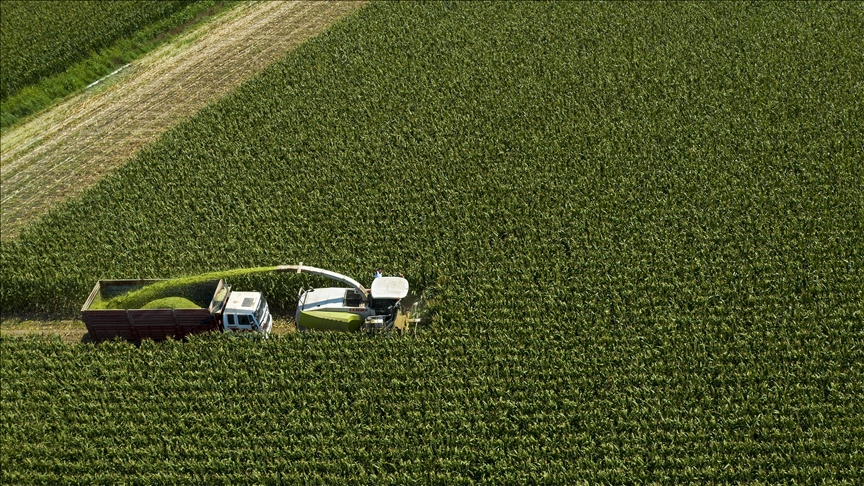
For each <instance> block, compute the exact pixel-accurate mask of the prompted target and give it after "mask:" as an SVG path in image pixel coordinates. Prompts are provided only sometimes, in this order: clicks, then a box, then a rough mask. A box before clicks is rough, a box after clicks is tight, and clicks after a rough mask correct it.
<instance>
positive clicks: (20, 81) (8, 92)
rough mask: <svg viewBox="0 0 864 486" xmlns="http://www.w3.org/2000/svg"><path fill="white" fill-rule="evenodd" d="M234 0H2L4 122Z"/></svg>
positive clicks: (0, 107)
mask: <svg viewBox="0 0 864 486" xmlns="http://www.w3.org/2000/svg"><path fill="white" fill-rule="evenodd" d="M232 3H234V2H223V1H220V0H198V1H190V0H180V1H167V2H166V1H144V2H137V1H136V2H127V1H113V0H112V1H99V2H64V1H43V2H34V1H18V0H11V1H4V2H3V3H2V4H0V13H2V16H0V19H2V42H0V49H2V66H0V68H2V69H0V82H2V87H0V126H2V127H3V128H6V127H8V126H11V125H12V124H14V123H15V122H16V121H18V120H19V119H21V118H24V117H26V116H28V115H31V114H33V113H36V112H37V111H39V110H41V109H43V108H45V107H46V106H48V105H50V104H51V103H52V102H53V101H55V100H56V99H58V98H62V97H64V96H66V95H68V94H69V93H72V92H75V91H77V90H80V89H82V88H84V87H85V86H87V85H88V84H90V83H91V82H93V81H95V80H97V79H99V78H101V77H103V76H105V75H107V74H109V73H111V72H113V71H114V70H116V69H117V68H119V67H120V66H122V65H124V64H126V63H129V62H131V61H133V60H134V59H137V58H138V57H140V56H141V55H143V54H144V53H146V52H149V51H151V50H152V49H154V48H155V47H156V46H159V45H161V44H162V43H163V42H164V41H165V40H166V39H169V38H171V36H172V35H173V34H175V33H176V32H177V31H179V30H182V28H183V27H184V26H187V25H189V24H193V23H195V22H197V21H200V19H202V18H204V17H207V16H208V15H210V14H212V13H214V12H216V11H218V10H219V9H221V8H224V7H225V6H226V4H228V5H230V4H232Z"/></svg>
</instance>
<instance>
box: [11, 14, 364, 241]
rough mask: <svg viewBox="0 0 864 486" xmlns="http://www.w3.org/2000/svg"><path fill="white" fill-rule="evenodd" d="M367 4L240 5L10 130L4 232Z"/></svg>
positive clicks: (73, 192) (13, 233)
mask: <svg viewBox="0 0 864 486" xmlns="http://www.w3.org/2000/svg"><path fill="white" fill-rule="evenodd" d="M360 5H362V3H360V2H297V1H295V2H260V3H251V4H241V5H239V6H237V7H236V8H234V9H232V10H230V11H228V12H226V13H225V14H224V15H222V16H219V17H217V18H216V19H214V20H213V21H212V22H210V23H208V24H204V25H202V26H201V27H200V28H198V29H195V30H193V31H190V32H189V33H187V34H184V35H181V36H180V37H178V38H177V39H176V40H175V41H173V42H171V43H170V44H168V45H166V46H164V47H162V48H160V49H158V50H156V51H154V52H152V53H151V54H149V55H148V56H146V57H144V58H142V59H140V60H138V61H135V62H133V63H132V64H131V65H130V66H129V67H128V68H127V69H124V70H123V71H121V72H119V73H117V74H115V75H114V76H112V77H110V78H108V79H106V80H105V81H104V82H101V83H99V84H98V85H96V86H95V87H93V88H92V89H91V90H89V91H85V92H84V93H82V94H80V95H77V96H74V97H72V98H71V99H69V100H67V101H65V102H63V103H62V104H60V105H58V106H57V107H55V108H53V109H51V110H48V111H46V112H45V113H42V114H41V115H38V116H36V117H34V118H33V119H31V120H30V121H28V122H26V123H24V124H22V125H19V126H18V127H16V128H14V129H12V130H10V131H9V133H4V134H3V137H2V143H0V161H2V162H0V166H2V169H0V175H2V188H0V193H2V209H0V223H2V227H3V231H2V238H3V239H9V238H13V237H15V236H16V235H17V234H18V232H19V231H20V230H21V228H22V227H23V226H25V225H26V224H28V223H29V222H30V221H32V220H34V219H35V218H37V217H39V216H41V215H42V214H44V213H45V212H47V210H48V208H49V207H51V206H52V205H54V204H56V203H57V202H60V201H63V200H65V199H67V198H69V197H72V196H75V195H77V194H78V193H80V192H81V191H82V190H84V189H85V188H87V187H89V186H91V185H93V184H94V183H95V182H97V181H98V180H99V179H100V178H102V177H103V176H104V175H105V174H107V173H108V172H109V171H111V170H112V169H113V168H114V167H117V166H118V165H121V164H123V163H124V162H125V161H126V160H128V159H129V158H130V157H131V156H133V155H134V154H135V153H136V152H138V150H140V149H141V148H142V147H143V146H144V145H146V144H148V143H150V142H152V141H154V140H155V139H156V138H157V137H158V136H159V135H160V134H162V133H163V132H164V131H165V130H167V129H168V128H170V127H172V126H174V125H175V124H177V123H178V122H179V121H181V120H182V119H183V118H185V117H187V116H189V115H190V114H192V113H195V112H196V111H198V110H199V109H201V108H203V107H204V106H205V105H207V104H208V103H210V102H212V101H214V100H216V99H218V98H220V97H222V96H223V95H225V94H227V93H228V92H230V91H231V90H233V89H234V88H235V87H237V86H238V85H239V84H240V83H242V82H243V81H244V80H246V79H248V78H249V77H250V76H251V75H253V74H254V73H256V72H258V71H260V70H261V69H263V68H264V67H266V66H267V65H269V64H270V63H272V62H273V61H275V60H277V59H279V58H280V57H282V56H283V55H284V54H285V53H286V52H288V51H289V50H290V49H292V48H293V47H295V46H297V45H298V44H300V43H301V42H303V41H305V40H307V39H309V38H310V37H312V36H314V35H315V34H318V33H319V32H321V31H323V30H324V29H325V28H326V27H327V26H329V25H330V24H331V23H332V22H334V21H335V20H337V19H339V18H341V17H342V16H344V15H346V14H348V13H349V12H351V11H353V10H355V9H356V8H358V6H360Z"/></svg>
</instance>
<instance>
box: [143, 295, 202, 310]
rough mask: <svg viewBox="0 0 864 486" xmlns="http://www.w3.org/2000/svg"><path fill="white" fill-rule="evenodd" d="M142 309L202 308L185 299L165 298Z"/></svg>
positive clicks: (148, 303) (145, 305)
mask: <svg viewBox="0 0 864 486" xmlns="http://www.w3.org/2000/svg"><path fill="white" fill-rule="evenodd" d="M141 308H142V309H200V308H201V306H200V305H198V304H196V303H195V302H192V301H191V300H189V299H187V298H185V297H163V298H161V299H156V300H151V301H150V302H147V303H146V304H144V305H143V306H141Z"/></svg>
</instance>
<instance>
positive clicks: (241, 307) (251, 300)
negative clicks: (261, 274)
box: [224, 292, 261, 314]
mask: <svg viewBox="0 0 864 486" xmlns="http://www.w3.org/2000/svg"><path fill="white" fill-rule="evenodd" d="M260 303H261V292H231V295H230V296H228V303H227V304H226V305H225V311H224V312H226V313H228V314H253V313H255V309H257V308H258V304H260Z"/></svg>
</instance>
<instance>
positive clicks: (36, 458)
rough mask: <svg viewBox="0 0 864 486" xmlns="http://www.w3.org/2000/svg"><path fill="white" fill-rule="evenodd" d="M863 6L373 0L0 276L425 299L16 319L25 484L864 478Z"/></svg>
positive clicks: (20, 308)
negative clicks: (80, 335) (375, 280)
mask: <svg viewBox="0 0 864 486" xmlns="http://www.w3.org/2000/svg"><path fill="white" fill-rule="evenodd" d="M862 26H864V9H862V6H861V4H860V3H794V4H784V3H761V4H741V3H718V4H707V3H671V4H642V3H622V4H589V3H577V2H566V3H552V4H550V3H527V2H520V3H506V2H496V3H474V2H470V3H469V2H462V3H422V4H421V3H372V4H371V5H369V6H367V7H365V8H363V9H360V10H359V11H358V12H357V13H356V14H355V15H353V16H351V17H349V18H346V19H344V20H343V21H340V22H338V23H337V24H336V25H335V26H334V27H333V28H331V29H330V30H329V31H327V32H325V33H324V34H322V35H320V36H318V37H316V38H315V39H313V40H312V41H310V42H308V43H307V44H304V45H303V46H300V47H299V48H298V49H297V50H296V51H295V52H294V53H292V54H290V55H289V56H288V57H286V58H285V59H284V60H283V61H281V62H280V63H277V64H276V65H274V66H271V67H270V68H269V69H267V70H266V71H265V72H263V73H262V74H261V75H259V76H257V77H255V78H254V79H253V80H251V81H250V82H248V83H246V84H245V85H244V86H243V87H241V89H239V90H238V91H237V92H236V93H234V94H233V95H231V96H229V97H227V98H225V99H223V100H222V101H220V102H219V103H218V104H217V105H215V106H212V107H210V108H209V109H207V110H205V111H204V112H202V113H200V114H198V115H196V116H195V117H193V118H191V119H190V120H188V121H187V122H185V123H184V124H182V125H180V126H179V127H177V128H175V129H173V130H172V131H171V132H169V133H168V134H166V135H165V136H164V137H163V138H162V139H161V140H160V141H159V142H158V143H156V144H154V145H152V146H150V147H149V148H147V149H145V150H144V151H143V152H142V153H141V154H140V155H139V156H138V157H137V158H136V159H135V160H133V161H132V162H131V163H130V164H129V165H127V166H125V167H123V168H121V169H120V170H118V171H116V172H115V173H114V174H113V175H112V176H110V177H109V178H107V179H106V180H104V181H103V182H102V183H100V184H99V185H98V186H97V187H95V188H94V189H92V190H90V191H88V192H87V193H86V194H85V195H84V196H83V197H82V198H81V199H80V200H77V201H72V202H70V203H68V204H67V205H65V206H64V207H62V208H59V209H58V210H56V211H53V212H52V213H51V214H49V215H48V216H47V217H46V218H45V219H44V220H42V221H40V222H36V223H34V224H33V225H31V226H30V227H29V228H27V229H26V230H25V231H23V232H22V234H21V236H20V237H18V238H17V239H15V240H13V241H10V242H3V243H2V253H0V258H2V261H0V268H2V288H0V304H2V308H3V311H4V312H25V311H52V312H56V311H60V312H67V313H72V312H74V311H75V309H78V308H80V305H81V302H83V301H84V299H85V298H86V296H87V292H88V291H89V289H91V288H92V285H93V282H95V281H97V280H99V279H100V278H104V277H106V276H109V277H112V278H149V277H164V278H168V277H175V276H184V275H190V274H196V273H204V272H211V271H218V270H220V269H223V268H238V267H253V266H258V265H275V264H281V263H289V264H290V263H297V262H300V261H303V262H305V263H306V264H312V265H315V266H317V267H322V268H328V269H333V270H337V271H339V272H340V273H344V274H347V275H351V276H353V277H354V278H357V279H358V280H360V281H361V282H362V283H366V282H368V281H370V280H371V278H372V271H373V269H375V268H377V267H384V269H385V273H391V272H392V273H395V272H402V273H404V274H405V276H406V278H408V280H409V281H410V282H411V285H412V289H414V290H417V291H423V292H426V293H428V294H430V295H432V296H433V297H432V298H431V299H430V304H429V310H430V311H431V314H432V315H433V318H432V323H431V327H429V328H427V329H425V330H423V332H421V333H419V336H418V337H416V338H402V339H379V338H375V337H369V336H363V335H332V334H325V333H312V334H303V335H300V334H293V335H288V336H283V337H274V338H272V339H270V340H264V341H261V340H255V341H248V340H245V339H232V338H231V336H221V335H214V336H208V337H206V338H193V339H191V340H190V342H188V343H173V342H169V343H165V344H164V345H153V344H151V343H145V344H143V345H142V346H141V347H140V348H136V347H133V346H131V345H128V344H124V343H107V344H104V345H99V346H91V345H72V344H62V343H59V342H52V341H45V340H36V339H30V340H26V339H9V338H2V341H0V346H2V351H3V357H4V359H3V363H2V373H3V374H2V377H0V378H2V383H3V387H2V393H3V396H2V401H3V405H4V406H3V410H2V413H3V421H2V424H0V426H2V427H3V428H4V430H3V434H2V440H3V442H2V447H3V449H2V458H3V459H2V460H3V463H2V471H3V472H2V474H3V481H4V482H10V483H20V482H44V483H50V482H65V483H76V482H77V483H82V484H83V483H92V482H96V481H103V482H107V483H111V482H118V481H121V480H126V481H127V482H136V481H138V482H140V483H142V484H143V483H146V482H148V481H149V482H155V483H159V482H184V481H188V482H202V483H207V484H218V483H225V484H229V483H230V484H236V483H266V482H273V483H275V482H278V480H279V479H280V478H283V479H284V480H285V481H286V482H302V481H304V480H308V481H310V482H319V483H327V484H333V483H350V482H367V483H376V484H377V483H391V484H404V483H410V482H430V483H441V484H460V483H462V484H468V483H473V482H482V481H483V480H486V481H487V482H492V483H502V482H503V483H512V484H526V483H532V482H536V483H541V482H546V483H550V484H555V483H557V484H574V483H579V482H590V483H599V482H605V483H648V482H672V483H676V482H696V483H709V484H710V483H713V484H717V483H742V482H750V483H754V482H755V483H759V482H761V483H767V484H775V483H791V482H797V483H805V484H814V483H841V484H842V483H846V484H857V483H861V482H862V469H864V468H862V467H861V464H864V457H862V453H861V452H860V451H861V450H864V448H862V441H861V439H860V437H862V436H864V413H862V408H861V405H860V403H862V401H864V400H862V397H864V387H862V383H864V376H862V375H864V370H862V363H864V356H862V349H864V326H862V324H861V321H862V319H861V317H862V301H864V300H862V299H864V294H862V288H864V279H862V269H864V243H862V242H864V232H862V215H864V191H862V180H861V176H862V169H861V167H862V165H861V161H862V158H861V155H860V140H862V139H864V130H862V125H864V112H862V101H861V100H862V97H861V96H860V91H861V90H860V85H859V84H858V83H859V81H858V80H860V79H864V60H862V53H864V41H862V39H864V31H862ZM300 278H301V277H299V276H292V275H281V274H280V275H278V276H277V275H271V274H267V273H261V274H256V275H249V276H242V277H237V278H236V279H232V284H234V286H235V287H236V288H240V286H242V287H243V288H249V289H255V290H260V291H263V292H264V293H265V294H266V295H267V298H268V302H270V304H271V306H272V307H273V308H274V309H276V310H280V311H281V312H286V313H287V312H291V311H293V307H294V304H295V302H294V299H296V297H295V296H296V295H297V288H298V287H299V286H300V285H301V284H302V285H305V284H307V283H308V282H306V281H301V280H298V279H300ZM214 403H218V404H221V406H218V407H217V406H213V404H214ZM139 412H140V413H139ZM49 429H50V433H47V431H48V430H49ZM84 438H86V440H84ZM130 477H135V478H140V480H130V479H129V478H130Z"/></svg>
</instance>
